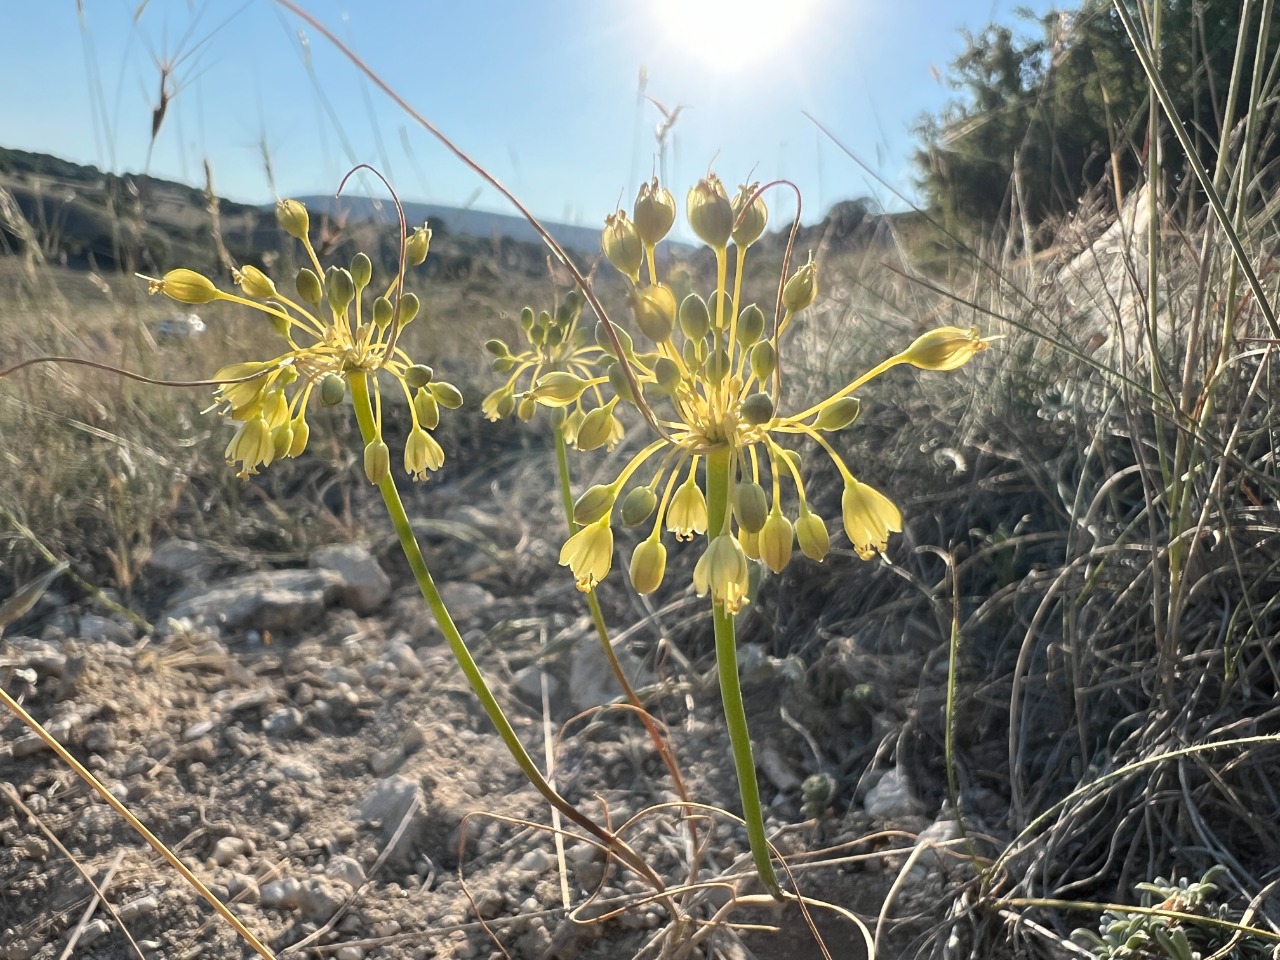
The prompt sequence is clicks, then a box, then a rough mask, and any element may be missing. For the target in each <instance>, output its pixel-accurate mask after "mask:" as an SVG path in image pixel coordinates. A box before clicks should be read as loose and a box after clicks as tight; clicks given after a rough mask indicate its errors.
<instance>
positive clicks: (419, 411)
mask: <svg viewBox="0 0 1280 960" xmlns="http://www.w3.org/2000/svg"><path fill="white" fill-rule="evenodd" d="M413 412H414V413H415V414H416V415H417V417H418V423H420V424H422V426H423V428H424V429H426V430H434V429H435V428H436V427H438V426H439V425H440V404H438V403H436V398H435V397H433V396H432V395H431V391H430V390H428V389H426V388H423V389H421V390H418V391H417V392H416V393H415V394H414V395H413Z"/></svg>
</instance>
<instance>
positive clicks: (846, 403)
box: [813, 397, 862, 430]
mask: <svg viewBox="0 0 1280 960" xmlns="http://www.w3.org/2000/svg"><path fill="white" fill-rule="evenodd" d="M861 410H862V402H861V401H860V400H859V399H858V398H857V397H841V398H840V399H839V400H835V401H832V402H831V403H829V404H827V405H826V406H825V407H823V408H822V411H821V412H820V413H819V414H818V418H817V419H816V420H814V422H813V425H814V426H815V427H817V428H818V429H819V430H843V429H844V428H845V427H847V426H849V424H851V423H853V421H855V420H857V419H858V414H859V413H860V412H861Z"/></svg>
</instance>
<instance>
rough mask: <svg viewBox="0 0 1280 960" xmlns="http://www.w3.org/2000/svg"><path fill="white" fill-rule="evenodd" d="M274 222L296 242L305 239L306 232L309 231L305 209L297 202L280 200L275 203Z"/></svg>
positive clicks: (309, 224)
mask: <svg viewBox="0 0 1280 960" xmlns="http://www.w3.org/2000/svg"><path fill="white" fill-rule="evenodd" d="M276 222H277V223H279V224H280V226H281V228H282V229H283V230H284V232H285V233H287V234H289V236H291V237H293V238H294V239H296V240H305V239H307V232H308V231H309V230H310V229H311V220H310V218H309V217H308V216H307V208H306V207H304V206H303V205H302V204H301V203H299V202H298V201H297V200H280V201H278V202H277V203H276Z"/></svg>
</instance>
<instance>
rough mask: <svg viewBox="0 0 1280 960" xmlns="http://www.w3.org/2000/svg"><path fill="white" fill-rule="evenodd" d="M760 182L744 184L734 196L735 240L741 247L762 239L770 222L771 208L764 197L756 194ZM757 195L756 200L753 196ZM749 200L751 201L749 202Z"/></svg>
mask: <svg viewBox="0 0 1280 960" xmlns="http://www.w3.org/2000/svg"><path fill="white" fill-rule="evenodd" d="M759 188H760V184H758V183H753V184H751V186H749V187H748V186H747V185H746V184H742V185H741V186H739V187H738V192H737V194H736V195H735V196H734V198H733V216H734V224H735V226H734V228H733V242H734V243H736V244H737V245H738V246H739V247H743V248H746V247H749V246H751V244H753V243H755V242H756V241H757V240H759V239H760V235H761V234H762V233H764V228H765V225H766V224H768V222H769V208H768V207H766V206H765V205H764V198H763V197H761V196H756V191H757V190H758V189H759ZM752 197H755V199H754V200H752V199H751V198H752ZM748 201H750V203H749V204H748Z"/></svg>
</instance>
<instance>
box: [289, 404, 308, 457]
mask: <svg viewBox="0 0 1280 960" xmlns="http://www.w3.org/2000/svg"><path fill="white" fill-rule="evenodd" d="M292 427H293V442H292V443H290V444H289V456H291V457H300V456H302V453H303V451H304V450H306V449H307V441H308V440H309V439H311V427H310V426H309V425H308V424H307V420H306V418H305V417H304V416H303V415H302V414H298V415H297V416H296V417H294V418H293V423H292Z"/></svg>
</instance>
